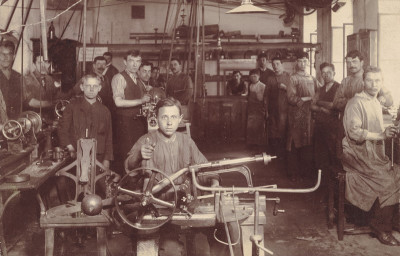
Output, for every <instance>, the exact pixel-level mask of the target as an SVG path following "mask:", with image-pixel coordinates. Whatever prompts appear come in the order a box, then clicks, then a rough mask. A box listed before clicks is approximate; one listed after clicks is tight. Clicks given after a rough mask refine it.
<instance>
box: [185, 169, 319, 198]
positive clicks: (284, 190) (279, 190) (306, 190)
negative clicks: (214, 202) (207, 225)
mask: <svg viewBox="0 0 400 256" xmlns="http://www.w3.org/2000/svg"><path fill="white" fill-rule="evenodd" d="M190 172H191V173H192V180H193V184H194V186H195V187H196V188H197V189H200V190H203V191H209V192H225V191H226V192H229V191H231V190H232V188H224V187H219V188H211V187H205V186H202V185H200V184H199V183H198V182H197V179H196V170H195V169H194V168H190ZM320 184H321V170H318V180H317V183H316V184H315V185H314V187H311V188H301V189H294V188H265V187H253V188H249V187H235V188H234V189H235V192H236V191H239V192H240V191H247V192H256V191H259V192H275V193H310V192H314V191H315V190H317V189H318V187H319V185H320Z"/></svg>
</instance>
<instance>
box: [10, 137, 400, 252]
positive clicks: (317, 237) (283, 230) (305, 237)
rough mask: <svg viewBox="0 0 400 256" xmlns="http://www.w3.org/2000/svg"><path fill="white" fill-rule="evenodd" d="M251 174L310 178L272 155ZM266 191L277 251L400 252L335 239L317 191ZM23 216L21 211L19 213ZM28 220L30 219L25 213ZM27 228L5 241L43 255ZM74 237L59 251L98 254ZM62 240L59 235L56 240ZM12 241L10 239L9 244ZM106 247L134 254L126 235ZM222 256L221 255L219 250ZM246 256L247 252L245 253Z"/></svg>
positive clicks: (223, 154) (268, 243) (212, 149)
mask: <svg viewBox="0 0 400 256" xmlns="http://www.w3.org/2000/svg"><path fill="white" fill-rule="evenodd" d="M199 147H200V149H201V150H202V151H203V152H204V153H205V155H206V156H207V158H208V159H209V160H217V159H222V158H236V157H244V156H251V155H252V154H254V153H260V152H261V151H258V152H256V151H255V150H248V149H246V148H245V146H243V145H239V144H237V145H236V144H235V145H226V144H225V145H224V144H217V145H200V146H199ZM248 166H249V167H250V169H251V170H252V172H253V173H254V175H253V182H254V183H255V185H266V184H277V185H278V187H282V188H303V187H309V186H312V184H313V181H311V180H306V181H303V182H297V183H295V182H291V181H289V180H288V179H287V178H286V170H285V169H284V163H283V162H282V161H279V160H275V161H274V162H272V163H270V164H269V165H268V166H263V165H262V164H258V163H255V164H249V165H248ZM229 179H230V177H229V176H224V177H223V180H224V182H227V183H229V182H231V180H229ZM267 196H271V197H275V196H279V197H280V198H281V203H280V208H281V209H285V211H286V212H285V213H282V214H278V216H273V214H272V210H273V204H272V203H271V202H267V212H266V216H267V224H266V225H265V228H264V231H265V232H264V235H265V247H267V248H268V249H270V250H272V251H273V252H274V255H278V256H341V255H343V256H358V255H360V256H361V255H362V256H385V255H387V256H389V255H392V256H397V255H400V246H398V247H390V246H385V245H382V244H381V243H379V241H378V240H377V239H375V238H372V237H371V236H370V235H368V234H365V235H357V236H345V237H344V240H343V241H338V240H337V234H336V228H334V229H332V230H328V229H327V224H326V223H327V221H326V220H327V218H326V216H327V214H326V208H327V204H326V200H325V198H326V197H325V195H324V194H323V192H321V190H318V191H317V192H314V193H310V194H279V195H278V194H270V195H267ZM19 214H20V215H21V217H22V218H24V213H19ZM28 219H29V218H28ZM28 224H29V225H27V227H26V228H25V229H23V230H22V233H21V232H20V233H19V234H18V235H13V236H12V237H11V236H10V237H11V238H9V239H8V240H9V241H11V242H12V241H15V238H16V237H19V238H20V239H19V240H18V241H17V242H16V243H15V242H12V244H10V245H9V247H11V248H9V255H10V256H36V255H44V234H43V231H42V230H40V228H39V227H38V224H37V223H36V222H35V221H30V222H29V223H28ZM394 236H395V237H397V238H398V239H400V234H399V233H397V232H394ZM75 238H76V236H74V235H71V234H68V235H67V238H66V240H67V246H66V247H67V248H66V250H65V252H64V254H63V255H66V256H70V255H73V256H81V255H82V256H83V255H85V256H89V255H97V253H96V245H95V234H94V233H93V232H89V236H88V237H86V238H85V239H83V243H82V244H77V243H75V242H76V241H74V239H75ZM59 240H61V239H57V241H59ZM11 242H10V243H11ZM108 243H109V247H110V248H111V250H114V252H116V251H119V252H121V251H122V252H121V253H114V254H113V255H127V256H129V255H132V254H131V253H129V239H128V238H127V237H125V236H124V235H114V236H112V237H110V239H109V241H108ZM218 256H222V255H218ZM246 256H247V255H246Z"/></svg>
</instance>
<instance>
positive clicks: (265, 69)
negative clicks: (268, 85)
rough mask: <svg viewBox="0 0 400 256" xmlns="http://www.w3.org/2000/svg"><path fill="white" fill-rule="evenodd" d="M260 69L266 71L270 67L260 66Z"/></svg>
mask: <svg viewBox="0 0 400 256" xmlns="http://www.w3.org/2000/svg"><path fill="white" fill-rule="evenodd" d="M259 69H260V70H261V71H266V70H267V69H268V67H265V68H262V67H259Z"/></svg>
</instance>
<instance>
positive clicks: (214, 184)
mask: <svg viewBox="0 0 400 256" xmlns="http://www.w3.org/2000/svg"><path fill="white" fill-rule="evenodd" d="M211 187H212V188H217V187H219V180H217V179H212V180H211Z"/></svg>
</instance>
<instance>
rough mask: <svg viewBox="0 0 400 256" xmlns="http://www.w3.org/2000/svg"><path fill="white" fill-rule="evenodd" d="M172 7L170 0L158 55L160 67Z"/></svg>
mask: <svg viewBox="0 0 400 256" xmlns="http://www.w3.org/2000/svg"><path fill="white" fill-rule="evenodd" d="M170 9H171V0H169V2H168V9H167V15H166V16H165V24H164V32H163V36H162V38H161V47H160V56H159V57H158V64H157V66H158V67H160V62H161V57H162V52H163V45H164V38H165V31H166V29H167V23H168V17H169V10H170ZM167 74H168V67H167Z"/></svg>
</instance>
